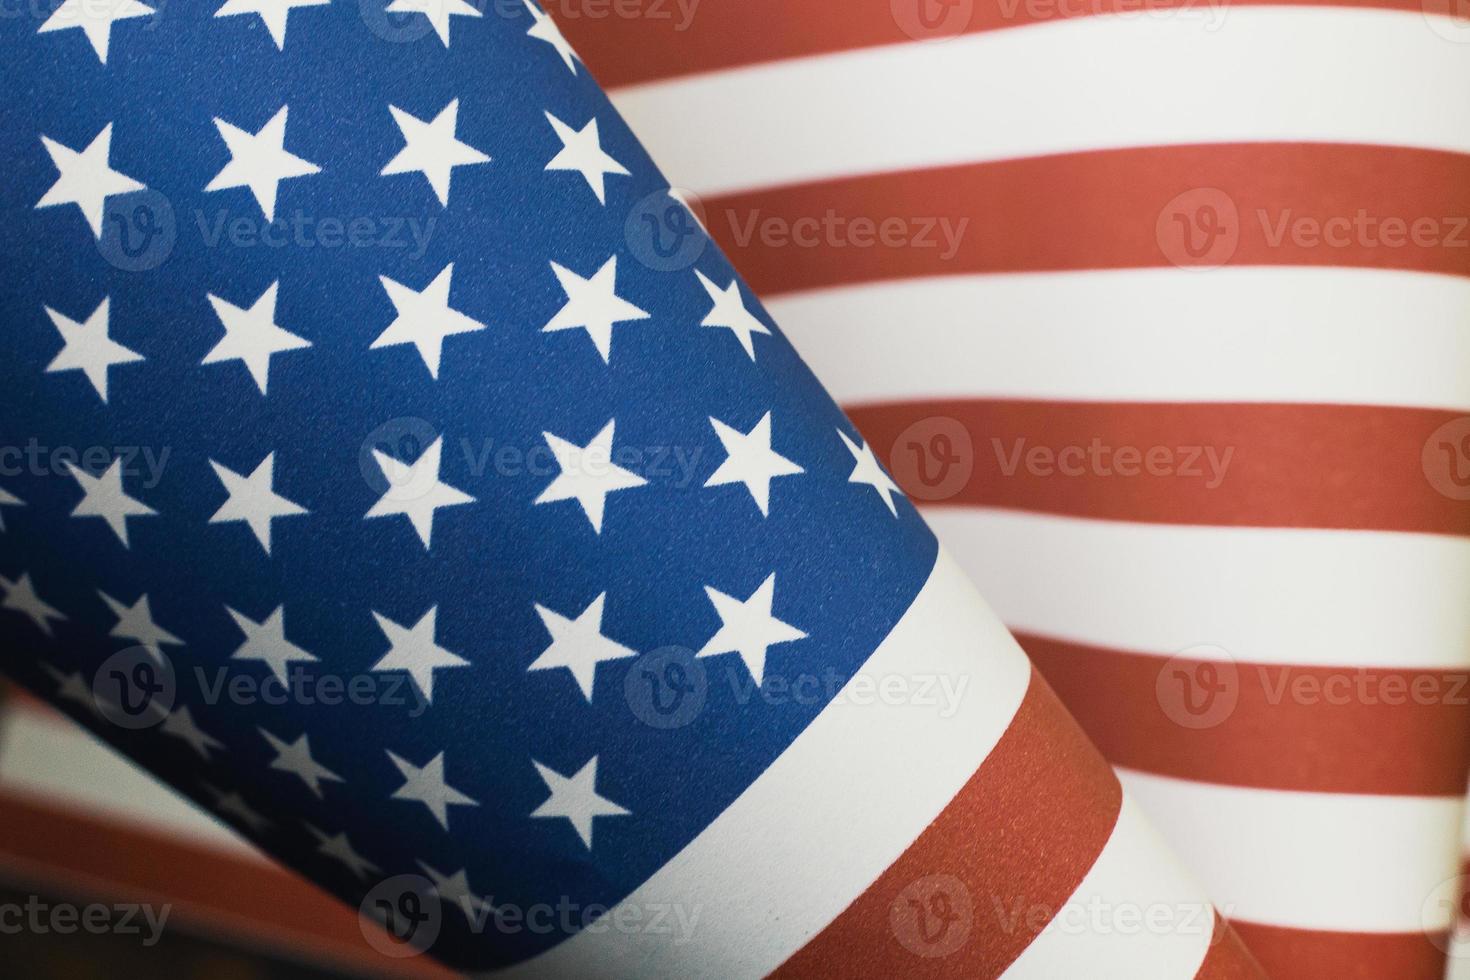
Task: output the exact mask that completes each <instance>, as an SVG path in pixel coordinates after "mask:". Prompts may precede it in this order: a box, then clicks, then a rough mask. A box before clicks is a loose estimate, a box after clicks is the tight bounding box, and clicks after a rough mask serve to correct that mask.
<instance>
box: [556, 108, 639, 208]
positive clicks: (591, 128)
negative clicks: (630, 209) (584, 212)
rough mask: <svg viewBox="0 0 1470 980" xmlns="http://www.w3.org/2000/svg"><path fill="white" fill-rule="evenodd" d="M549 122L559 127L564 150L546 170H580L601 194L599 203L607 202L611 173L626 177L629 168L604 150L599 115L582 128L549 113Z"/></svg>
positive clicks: (591, 185) (584, 177) (558, 130)
mask: <svg viewBox="0 0 1470 980" xmlns="http://www.w3.org/2000/svg"><path fill="white" fill-rule="evenodd" d="M546 121H547V122H549V123H551V128H552V129H554V130H556V135H557V137H558V138H559V139H560V140H561V151H560V152H559V153H557V155H556V156H554V157H552V158H551V162H550V163H548V164H547V165H546V169H547V170H575V171H577V172H579V173H580V174H581V175H582V177H583V179H585V180H586V181H587V186H588V187H590V188H592V193H594V194H596V195H597V203H599V204H604V205H605V204H607V188H606V183H607V180H606V178H607V175H608V174H622V175H623V176H625V177H626V176H628V171H627V168H625V167H624V166H623V165H622V164H621V163H618V161H616V160H614V159H613V158H612V157H610V156H608V155H607V154H606V153H605V152H603V149H602V141H601V140H600V139H599V138H598V135H597V117H596V116H593V117H592V118H591V119H589V120H587V125H585V126H583V127H582V128H581V129H573V128H572V127H570V126H568V125H567V124H566V123H564V122H562V121H561V120H560V119H558V118H556V117H555V116H553V115H552V114H551V113H549V112H548V113H546Z"/></svg>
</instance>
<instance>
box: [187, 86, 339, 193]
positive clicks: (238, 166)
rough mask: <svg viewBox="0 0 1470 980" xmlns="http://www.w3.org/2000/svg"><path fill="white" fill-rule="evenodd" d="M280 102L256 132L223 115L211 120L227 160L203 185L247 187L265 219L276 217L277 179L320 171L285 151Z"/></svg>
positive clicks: (211, 187)
mask: <svg viewBox="0 0 1470 980" xmlns="http://www.w3.org/2000/svg"><path fill="white" fill-rule="evenodd" d="M287 108H288V107H287V106H281V108H280V111H278V112H277V113H276V114H275V115H274V116H272V117H271V118H270V121H269V122H267V123H266V124H265V125H264V126H262V127H260V130H259V131H258V132H254V133H251V132H247V131H245V130H243V129H241V128H239V127H238V126H233V125H231V124H230V123H227V122H225V121H224V120H223V119H219V118H216V119H215V120H214V125H215V128H216V129H218V130H219V135H220V138H221V139H223V140H224V141H225V146H226V148H228V149H229V151H230V162H229V163H227V164H225V167H224V169H223V170H221V171H220V172H219V173H218V174H216V175H215V177H214V179H213V180H211V181H210V182H209V184H208V185H207V186H206V187H205V188H204V189H205V190H206V191H221V190H225V189H226V188H230V187H248V188H250V193H251V194H254V195H255V200H256V202H257V203H258V204H259V205H260V210H261V211H263V212H265V220H267V221H274V220H276V191H277V190H279V189H280V185H281V181H283V180H287V179H289V178H291V177H306V176H309V175H310V174H315V173H321V169H322V168H321V167H318V166H317V165H316V164H314V163H312V162H310V161H309V160H303V159H301V157H298V156H296V155H295V154H294V153H288V152H287V151H286V109H287Z"/></svg>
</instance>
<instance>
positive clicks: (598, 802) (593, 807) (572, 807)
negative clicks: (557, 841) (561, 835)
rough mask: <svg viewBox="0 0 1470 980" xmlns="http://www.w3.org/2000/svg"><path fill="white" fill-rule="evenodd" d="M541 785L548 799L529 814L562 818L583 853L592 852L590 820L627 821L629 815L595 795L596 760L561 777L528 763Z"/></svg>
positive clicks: (555, 772) (551, 771) (610, 802)
mask: <svg viewBox="0 0 1470 980" xmlns="http://www.w3.org/2000/svg"><path fill="white" fill-rule="evenodd" d="M531 762H532V764H533V765H535V767H536V771H537V772H538V773H540V774H541V781H542V782H544V783H545V784H546V788H547V789H549V790H551V798H550V799H548V800H547V801H546V802H545V803H543V804H541V805H540V806H539V807H537V808H536V809H535V810H533V811H532V812H531V816H532V817H565V818H566V819H567V820H570V821H571V823H572V827H573V828H575V829H576V831H577V836H578V837H580V838H582V843H583V844H585V845H587V849H588V850H589V851H590V850H592V820H593V818H594V817H627V816H632V814H631V813H629V811H627V810H625V809H623V808H622V807H620V806H618V805H617V804H616V803H614V802H613V801H612V800H609V799H608V798H607V797H604V796H598V795H597V756H595V755H594V756H593V757H592V759H591V761H589V762H588V763H587V764H586V765H585V766H583V767H582V768H581V769H579V770H578V771H577V774H576V775H575V776H570V777H568V776H563V775H562V774H561V773H559V772H557V771H555V770H554V769H550V768H548V767H546V766H543V765H542V764H541V763H539V762H537V761H536V760H535V759H532V760H531Z"/></svg>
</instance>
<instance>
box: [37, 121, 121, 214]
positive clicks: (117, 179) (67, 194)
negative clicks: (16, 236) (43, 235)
mask: <svg viewBox="0 0 1470 980" xmlns="http://www.w3.org/2000/svg"><path fill="white" fill-rule="evenodd" d="M41 145H42V146H44V147H46V152H47V153H48V154H50V155H51V162H52V163H53V164H55V165H56V169H57V171H59V176H58V177H57V178H56V183H54V184H52V185H51V188H50V189H49V190H47V191H46V193H45V194H43V195H42V196H41V199H40V200H39V201H37V202H36V207H38V208H49V207H55V206H56V205H58V204H75V205H76V206H77V208H78V209H79V210H80V211H81V212H82V217H84V218H86V219H87V227H89V228H91V229H92V234H93V235H94V236H95V237H97V238H101V237H102V216H103V214H105V213H106V208H107V199H108V198H109V197H113V196H114V195H117V194H131V193H132V192H133V191H141V190H143V189H144V185H143V184H140V183H139V182H138V181H136V180H134V179H133V178H131V177H129V176H127V175H126V174H121V173H118V172H117V171H116V170H113V169H112V166H111V164H110V163H109V162H108V161H109V158H110V157H111V154H112V123H108V124H107V125H106V126H103V127H102V132H100V133H98V134H97V135H96V136H95V137H93V139H92V142H91V143H88V144H87V148H86V149H85V150H82V151H81V152H80V153H78V152H77V151H76V150H73V149H70V148H68V147H65V146H62V145H61V144H60V143H58V142H56V141H55V140H53V139H50V138H49V137H46V136H42V137H41Z"/></svg>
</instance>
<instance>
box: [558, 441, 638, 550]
mask: <svg viewBox="0 0 1470 980" xmlns="http://www.w3.org/2000/svg"><path fill="white" fill-rule="evenodd" d="M616 424H617V421H616V420H615V419H614V420H609V421H608V423H607V425H605V426H603V427H602V431H601V432H599V433H597V435H595V436H593V437H592V441H591V442H589V443H587V445H585V446H578V445H575V444H574V443H570V442H567V441H566V440H565V439H562V438H561V437H559V436H554V435H552V434H551V433H550V432H543V433H542V434H541V435H542V436H543V437H544V438H545V439H546V444H547V445H548V446H550V447H551V454H552V455H553V456H555V457H556V465H557V467H558V468H559V469H560V470H561V474H560V475H559V476H558V477H557V478H556V479H554V480H552V481H551V483H550V485H549V486H547V488H546V489H545V490H542V491H541V496H539V497H537V498H536V503H538V504H552V503H556V502H557V501H559V500H575V501H576V502H577V503H578V504H579V505H580V506H581V508H582V513H584V514H586V515H587V520H588V521H590V522H591V523H592V530H594V531H596V532H597V533H598V534H601V533H602V514H603V511H604V510H605V509H606V507H607V495H608V494H610V493H616V492H617V491H619V490H627V489H630V488H632V487H641V486H643V485H644V484H646V483H647V482H648V481H647V480H645V479H643V477H641V476H638V475H637V474H636V473H630V472H628V471H627V470H625V469H623V468H622V467H621V466H617V465H614V463H613V461H612V452H613V429H614V427H615V426H616Z"/></svg>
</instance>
